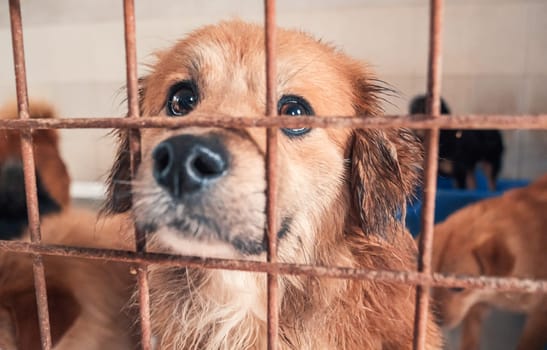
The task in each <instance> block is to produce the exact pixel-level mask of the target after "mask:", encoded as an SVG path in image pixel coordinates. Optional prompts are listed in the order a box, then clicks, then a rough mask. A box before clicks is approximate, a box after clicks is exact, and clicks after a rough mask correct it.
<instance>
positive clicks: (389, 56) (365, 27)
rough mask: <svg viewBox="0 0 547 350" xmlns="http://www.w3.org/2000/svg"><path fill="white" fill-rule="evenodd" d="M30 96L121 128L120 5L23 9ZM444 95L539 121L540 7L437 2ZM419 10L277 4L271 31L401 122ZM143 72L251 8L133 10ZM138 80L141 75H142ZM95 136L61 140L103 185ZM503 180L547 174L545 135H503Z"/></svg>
mask: <svg viewBox="0 0 547 350" xmlns="http://www.w3.org/2000/svg"><path fill="white" fill-rule="evenodd" d="M22 2H23V23H24V25H25V31H24V35H25V50H26V57H27V71H28V79H29V91H30V95H31V96H34V97H41V98H45V99H47V100H50V101H51V102H52V103H54V104H55V105H56V106H57V107H58V110H59V111H60V114H61V115H62V116H63V117H68V116H70V117H90V116H121V115H123V114H124V111H125V104H124V103H123V98H124V92H123V90H120V89H121V87H122V86H123V85H124V79H125V63H124V62H125V61H124V45H123V22H122V20H121V19H122V1H121V0H120V1H115V0H24V1H22ZM445 2H446V4H445V17H444V18H445V19H444V22H445V45H444V54H443V56H444V76H443V95H444V97H445V98H446V99H447V101H449V104H450V106H451V107H452V110H453V112H454V113H504V114H513V113H547V65H546V64H545V62H547V20H545V19H546V18H547V2H546V1H544V0H447V1H445ZM428 3H429V1H425V0H342V1H341V0H279V1H278V22H279V24H280V25H282V26H285V27H296V28H301V29H304V30H307V31H309V32H311V33H313V34H315V35H316V36H317V37H320V38H323V39H325V40H327V41H331V42H333V43H335V44H336V45H337V46H338V47H340V48H342V49H343V50H345V51H346V52H347V53H349V54H350V55H353V56H355V57H358V58H360V59H363V60H366V61H368V62H370V63H371V64H372V65H373V66H374V67H375V68H376V70H377V72H378V74H379V76H380V78H382V79H383V80H385V81H387V82H388V83H390V84H392V85H394V86H395V87H396V88H397V89H398V90H399V91H400V97H399V98H391V99H390V102H391V104H390V105H386V112H387V113H405V112H406V110H407V105H408V101H409V99H410V98H412V97H413V96H414V95H415V94H418V93H422V92H423V91H424V90H425V79H426V73H425V72H426V63H427V53H426V49H427V30H428V23H427V21H428V13H429V12H428V7H427V6H428ZM136 10H137V38H138V40H137V50H138V60H139V62H141V63H146V62H150V61H151V59H152V57H151V53H152V52H153V51H154V50H157V49H160V48H163V47H166V46H169V45H170V44H171V43H172V42H173V41H174V40H176V39H177V38H180V37H181V36H183V35H184V34H185V33H188V32H189V31H190V30H192V29H193V28H195V27H197V26H199V25H202V24H206V23H212V22H215V21H217V20H220V19H225V18H231V17H235V16H237V17H239V18H242V19H247V20H252V21H255V22H261V21H262V15H263V8H262V1H261V0H200V1H196V0H187V1H182V0H154V1H148V0H137V1H136ZM0 53H2V55H1V57H2V59H1V60H0V77H2V79H0V101H2V100H6V99H9V98H11V97H13V96H14V83H13V64H12V61H11V39H10V34H9V18H8V9H7V1H4V2H2V3H0ZM140 71H141V73H142V72H144V71H145V68H144V66H141V67H140ZM106 133H107V131H105V130H68V131H63V154H64V156H65V158H66V159H67V163H68V164H69V169H70V172H71V174H72V176H73V178H75V179H76V180H101V179H102V177H101V176H102V175H104V174H105V173H106V171H107V169H108V166H109V164H110V163H111V157H112V154H113V148H114V145H113V143H112V140H111V138H110V137H108V136H106ZM504 136H505V141H506V144H507V147H506V148H507V154H506V160H505V165H504V169H503V176H505V177H536V176H538V175H539V174H542V173H544V172H547V155H546V154H547V152H546V150H547V132H545V131H542V132H530V131H526V130H519V131H512V132H504Z"/></svg>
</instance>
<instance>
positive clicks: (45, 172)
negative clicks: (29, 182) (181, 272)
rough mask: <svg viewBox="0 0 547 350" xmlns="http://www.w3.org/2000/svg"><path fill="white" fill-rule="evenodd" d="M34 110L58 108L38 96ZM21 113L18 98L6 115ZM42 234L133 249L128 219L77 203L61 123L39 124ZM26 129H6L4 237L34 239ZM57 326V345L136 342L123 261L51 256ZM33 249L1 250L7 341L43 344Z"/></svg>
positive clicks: (11, 348)
mask: <svg viewBox="0 0 547 350" xmlns="http://www.w3.org/2000/svg"><path fill="white" fill-rule="evenodd" d="M30 113H31V116H32V117H33V118H53V117H54V116H55V113H54V111H53V108H52V107H51V106H49V105H48V104H45V103H36V102H32V103H31V105H30ZM16 115H17V110H16V107H15V105H9V106H7V107H4V108H2V109H1V112H0V116H1V117H2V118H13V117H15V116H16ZM33 141H34V143H33V144H34V154H35V161H36V175H37V185H38V204H39V210H40V214H41V233H42V241H43V242H44V243H50V244H62V245H74V246H83V247H96V248H118V249H126V250H130V249H133V247H132V246H131V245H128V243H127V242H129V240H127V239H121V237H122V236H121V233H124V232H127V231H128V229H127V227H125V226H124V223H125V222H127V220H120V218H117V217H114V218H107V219H104V220H97V215H96V213H94V212H92V211H88V210H83V209H73V208H72V207H71V206H70V196H69V187H70V178H69V175H68V172H67V170H66V166H65V164H64V162H63V160H62V158H61V155H60V152H59V147H58V142H59V139H58V134H57V132H56V131H55V130H35V131H33ZM20 149H21V147H20V139H19V134H18V133H17V132H15V131H9V130H0V239H19V240H23V241H29V236H28V232H27V233H26V232H25V231H26V227H27V226H28V221H27V207H26V197H25V187H24V183H23V171H22V161H21V153H20ZM44 265H45V273H46V285H47V292H48V302H49V315H50V324H51V334H52V340H53V345H54V349H55V350H69V349H70V350H72V349H85V350H118V349H134V348H135V347H136V341H134V339H133V335H132V333H131V329H132V327H131V326H132V321H131V319H130V318H129V317H128V315H127V312H126V311H127V310H125V309H124V308H125V304H126V302H127V300H128V299H129V298H130V295H131V291H132V289H133V283H134V281H133V278H132V277H131V276H130V274H129V266H128V265H127V264H122V263H113V262H103V261H90V260H83V259H73V258H62V257H48V256H45V257H44ZM32 270H33V269H32V257H31V256H29V255H27V254H15V253H9V252H6V251H1V250H0V349H2V350H15V349H19V350H34V349H41V346H40V334H39V329H38V316H37V309H36V301H35V291H34V281H33V273H32Z"/></svg>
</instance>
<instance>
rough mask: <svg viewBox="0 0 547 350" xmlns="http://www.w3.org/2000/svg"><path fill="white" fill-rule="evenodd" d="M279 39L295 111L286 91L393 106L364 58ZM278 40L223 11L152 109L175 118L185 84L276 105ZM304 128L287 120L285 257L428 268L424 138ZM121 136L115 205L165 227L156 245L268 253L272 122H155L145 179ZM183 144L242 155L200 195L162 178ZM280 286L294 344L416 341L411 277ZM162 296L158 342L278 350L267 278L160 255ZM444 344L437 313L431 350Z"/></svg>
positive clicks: (147, 137)
mask: <svg viewBox="0 0 547 350" xmlns="http://www.w3.org/2000/svg"><path fill="white" fill-rule="evenodd" d="M277 34H278V61H277V69H278V75H277V82H278V83H277V89H278V91H277V92H278V96H279V98H280V103H279V105H280V106H279V108H280V113H285V112H284V111H285V110H284V109H283V108H284V106H285V105H283V103H282V101H284V99H283V98H284V97H285V98H287V97H288V96H289V97H291V96H292V97H291V98H293V99H296V100H298V101H301V100H303V99H304V100H306V101H307V103H308V104H309V106H308V107H310V106H311V108H308V109H309V111H311V110H313V112H314V113H313V114H317V115H356V114H367V115H369V116H370V117H375V116H379V115H380V113H381V110H380V107H379V102H378V98H379V96H378V95H379V94H380V93H381V90H382V89H381V87H379V86H378V85H377V80H376V79H375V78H374V76H373V75H372V74H371V73H370V72H369V70H368V69H367V68H366V67H364V66H363V65H362V64H361V63H359V62H357V61H355V60H353V59H351V58H348V57H347V56H346V55H344V54H342V53H341V52H338V51H337V50H335V49H333V48H332V47H330V46H328V45H325V44H324V43H321V42H320V41H317V40H315V39H313V38H311V37H309V36H308V35H306V34H304V33H301V32H295V31H288V30H279V31H278V33H277ZM263 36H264V33H263V29H262V28H261V27H259V26H255V25H251V24H246V23H243V22H239V21H229V22H222V23H220V24H218V25H212V26H207V27H204V28H202V29H199V30H197V31H195V32H193V33H191V34H190V35H189V36H188V37H187V38H186V39H184V40H181V41H180V42H178V43H177V44H176V45H175V46H174V47H172V48H170V49H168V50H166V51H163V52H161V53H159V54H158V61H157V62H156V63H155V64H154V65H153V66H152V67H151V72H150V74H149V75H147V76H146V77H144V78H142V79H141V112H142V114H144V115H145V116H146V117H152V116H157V115H166V114H167V113H168V112H169V113H171V110H170V108H172V105H170V104H169V103H171V102H172V101H171V100H170V98H171V97H170V91H172V90H173V87H177V86H180V84H181V82H183V84H186V85H187V86H188V85H190V86H193V87H194V88H195V89H196V90H199V93H198V94H197V95H198V96H197V97H196V98H197V99H198V100H199V102H198V103H196V104H195V106H193V107H195V108H194V111H193V112H192V113H195V114H193V115H203V117H204V118H207V117H208V116H215V115H216V116H218V115H227V116H256V115H262V114H264V110H265V100H264V96H265V73H264V71H265V69H264V62H265V56H264V39H263ZM295 96H296V97H295ZM166 101H167V102H166ZM170 101H171V102H170ZM293 107H294V105H293ZM300 107H302V105H300ZM301 109H306V108H304V107H302V108H301ZM309 111H308V112H309ZM309 114H312V113H309ZM182 118H184V117H182ZM291 133H300V131H298V130H297V131H294V130H286V129H284V130H283V131H280V132H279V136H278V137H279V139H278V160H277V174H279V176H278V179H277V181H278V193H277V196H278V207H277V213H278V217H277V222H278V223H279V227H280V230H279V232H278V236H279V244H278V255H279V260H280V261H283V262H288V263H302V264H312V265H327V266H345V267H355V268H367V269H382V270H383V269H387V270H413V269H415V254H416V248H415V245H414V242H413V240H412V239H411V237H410V236H409V235H408V234H407V233H406V232H405V230H404V227H403V226H402V225H401V223H400V221H399V220H398V218H397V215H398V214H399V213H400V211H404V203H405V199H406V198H407V196H409V195H410V194H411V192H412V189H413V187H414V185H415V183H416V180H417V178H418V177H419V174H420V162H421V149H420V147H419V145H418V142H416V140H415V138H414V137H413V135H412V133H410V132H409V131H408V130H403V129H390V130H350V129H313V130H311V131H310V132H308V133H305V134H303V135H299V136H294V135H292V136H291ZM121 136H122V138H121V147H120V151H119V153H118V157H117V161H116V164H115V165H114V167H113V170H112V175H111V182H110V200H109V202H108V203H107V209H108V210H110V211H112V212H124V211H127V210H131V212H132V215H133V219H134V221H135V223H136V225H137V227H139V228H140V229H142V230H144V231H146V232H147V234H148V235H149V237H150V239H149V249H150V250H154V251H160V252H168V253H174V254H189V255H202V256H217V257H224V258H240V259H253V260H265V252H266V243H265V240H264V231H265V221H266V216H265V203H266V197H265V188H266V180H265V171H264V154H265V143H266V136H265V130H264V129H259V128H247V129H241V130H239V129H231V128H226V129H221V128H197V127H188V128H183V129H177V130H171V129H143V130H141V140H142V162H141V164H140V166H139V168H138V174H137V177H136V179H135V180H134V181H133V182H132V183H131V184H130V183H129V182H128V180H129V158H128V154H129V153H128V142H127V136H126V135H125V134H122V135H121ZM183 139H184V140H188V139H196V140H199V142H202V141H203V140H208V141H207V142H210V143H212V144H215V145H217V146H218V145H220V146H219V147H221V148H222V149H224V150H225V151H226V154H227V156H226V157H227V159H228V161H227V162H228V163H229V165H228V169H227V170H226V173H225V174H223V175H222V176H221V177H220V178H217V179H215V180H213V181H211V182H208V183H207V185H206V186H205V187H204V188H202V189H201V190H200V191H199V192H197V193H183V194H182V196H181V197H180V198H176V199H174V197H173V196H172V195H170V194H169V191H171V190H167V189H166V186H165V185H163V186H162V185H159V183H158V182H157V177H158V176H163V175H161V174H163V173H162V172H161V171H157V167H158V163H159V164H160V167H161V166H163V165H165V164H167V163H168V162H162V160H161V159H158V156H157V155H158V145H159V144H162V143H164V142H171V141H173V140H183ZM188 147H193V146H192V145H190V146H188ZM183 148H184V147H183ZM174 151H175V152H185V151H186V149H182V148H176V149H175V150H174ZM179 161H181V160H178V159H174V160H173V162H175V163H176V162H179ZM169 164H170V163H169ZM177 164H178V163H177ZM200 166H201V165H200ZM168 186H170V185H168ZM178 190H179V188H178V187H176V188H175V190H173V191H174V192H173V193H178V192H177V191H178ZM173 193H172V194H173ZM279 283H280V310H279V317H280V324H279V336H280V339H279V340H280V348H281V349H410V348H411V347H412V335H413V319H414V301H415V293H414V290H415V289H414V287H412V286H407V285H401V284H391V283H380V282H371V281H349V280H338V279H328V278H316V277H305V276H281V277H279ZM150 292H151V296H150V299H151V313H152V315H151V316H152V326H153V334H154V335H155V337H157V341H158V348H159V349H210V350H212V349H215V350H216V349H265V348H266V278H265V275H264V274H258V273H247V272H238V271H220V270H203V269H184V268H169V267H162V266H153V267H151V270H150ZM440 344H441V341H440V337H439V333H438V330H437V328H436V326H435V325H434V323H433V321H430V322H429V324H428V328H427V348H428V349H436V348H439V346H440Z"/></svg>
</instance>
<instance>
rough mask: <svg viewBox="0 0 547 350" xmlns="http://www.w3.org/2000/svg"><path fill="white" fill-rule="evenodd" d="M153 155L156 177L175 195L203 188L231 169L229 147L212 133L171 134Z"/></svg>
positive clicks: (179, 195)
mask: <svg viewBox="0 0 547 350" xmlns="http://www.w3.org/2000/svg"><path fill="white" fill-rule="evenodd" d="M152 158H153V161H154V178H155V179H156V181H157V182H158V184H160V185H161V186H163V187H164V188H166V189H167V190H168V191H169V193H170V194H171V195H172V196H174V197H175V198H180V197H182V196H183V195H184V194H189V193H193V192H197V191H199V190H202V189H203V188H204V187H205V186H206V185H207V184H209V183H210V182H211V181H213V180H215V179H218V178H219V177H222V176H223V175H224V174H225V173H226V170H227V169H228V156H227V152H226V149H225V147H224V145H223V144H222V142H221V141H220V140H219V139H218V138H217V137H212V136H211V137H200V136H194V135H181V136H175V137H171V138H169V139H167V140H165V141H163V142H162V143H160V144H159V145H157V146H156V148H155V149H154V151H153V152H152Z"/></svg>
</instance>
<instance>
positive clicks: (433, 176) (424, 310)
mask: <svg viewBox="0 0 547 350" xmlns="http://www.w3.org/2000/svg"><path fill="white" fill-rule="evenodd" d="M442 6H443V0H431V2H430V21H429V62H428V80H427V113H428V114H431V115H433V116H435V117H438V116H439V114H440V94H441V72H442V52H441V50H442V10H443V8H442ZM425 148H426V153H425V160H424V161H425V184H424V195H423V200H424V206H423V211H422V220H421V221H422V233H421V235H420V242H419V246H418V248H419V258H418V271H421V272H424V273H426V274H431V273H432V271H431V254H432V246H433V225H434V219H435V217H434V215H435V192H436V188H437V167H438V154H439V128H431V129H430V130H428V132H427V134H426V139H425ZM429 294H430V287H429V286H423V285H419V286H417V287H416V309H415V310H416V311H415V319H414V344H413V346H414V350H422V349H425V344H426V336H427V317H428V311H429Z"/></svg>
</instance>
